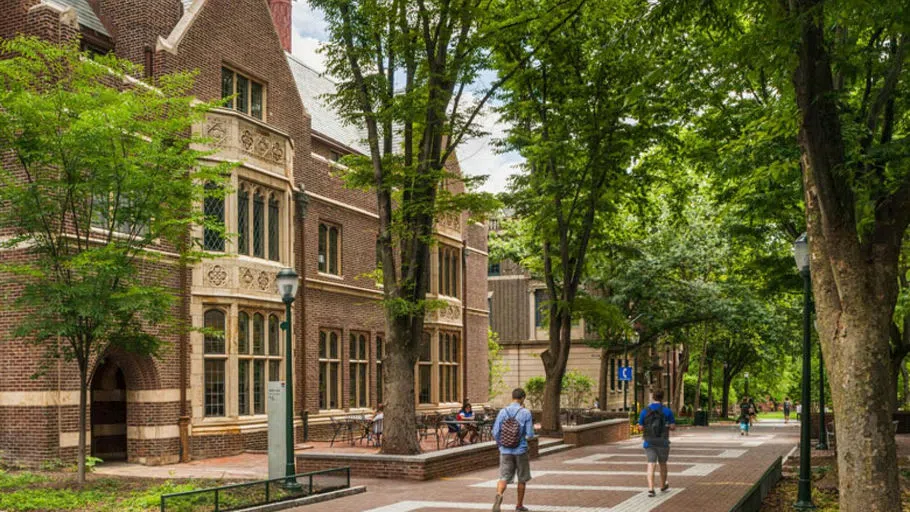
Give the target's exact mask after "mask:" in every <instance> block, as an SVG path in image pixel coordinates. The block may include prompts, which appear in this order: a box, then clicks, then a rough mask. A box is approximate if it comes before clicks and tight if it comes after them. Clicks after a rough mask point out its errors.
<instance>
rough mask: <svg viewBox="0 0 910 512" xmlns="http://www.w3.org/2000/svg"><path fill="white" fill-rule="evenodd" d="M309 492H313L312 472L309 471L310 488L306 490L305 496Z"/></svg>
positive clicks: (309, 493)
mask: <svg viewBox="0 0 910 512" xmlns="http://www.w3.org/2000/svg"><path fill="white" fill-rule="evenodd" d="M311 494H313V474H312V473H310V490H309V492H307V496H310V495H311Z"/></svg>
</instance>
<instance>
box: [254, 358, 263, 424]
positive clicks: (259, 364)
mask: <svg viewBox="0 0 910 512" xmlns="http://www.w3.org/2000/svg"><path fill="white" fill-rule="evenodd" d="M253 414H265V361H264V360H262V359H255V360H253Z"/></svg>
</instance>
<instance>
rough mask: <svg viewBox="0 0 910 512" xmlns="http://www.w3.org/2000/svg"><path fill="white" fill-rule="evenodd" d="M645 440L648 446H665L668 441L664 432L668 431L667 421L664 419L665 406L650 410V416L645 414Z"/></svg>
mask: <svg viewBox="0 0 910 512" xmlns="http://www.w3.org/2000/svg"><path fill="white" fill-rule="evenodd" d="M643 424H644V438H645V441H647V442H648V444H655V445H656V444H663V443H664V442H665V441H666V438H664V432H665V431H666V429H667V419H666V418H665V417H664V408H663V406H661V407H659V408H657V409H652V408H650V407H649V408H648V414H645V421H644V422H643Z"/></svg>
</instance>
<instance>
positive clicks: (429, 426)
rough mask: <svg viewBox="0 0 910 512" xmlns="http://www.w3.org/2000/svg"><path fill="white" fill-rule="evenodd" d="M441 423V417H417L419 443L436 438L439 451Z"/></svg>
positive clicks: (426, 415)
mask: <svg viewBox="0 0 910 512" xmlns="http://www.w3.org/2000/svg"><path fill="white" fill-rule="evenodd" d="M439 421H440V416H439V415H436V414H424V415H421V416H418V417H417V440H418V442H420V441H422V440H424V439H426V438H428V437H431V436H432V437H435V438H436V449H437V450H438V449H439Z"/></svg>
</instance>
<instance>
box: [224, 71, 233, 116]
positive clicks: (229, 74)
mask: <svg viewBox="0 0 910 512" xmlns="http://www.w3.org/2000/svg"><path fill="white" fill-rule="evenodd" d="M233 95H234V72H233V71H231V70H230V69H227V68H221V98H222V99H228V98H230V97H231V96H233ZM225 106H226V107H228V108H234V100H233V99H231V100H228V101H227V102H226V103H225Z"/></svg>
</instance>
